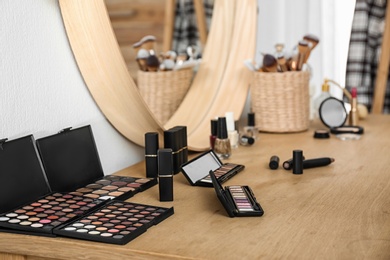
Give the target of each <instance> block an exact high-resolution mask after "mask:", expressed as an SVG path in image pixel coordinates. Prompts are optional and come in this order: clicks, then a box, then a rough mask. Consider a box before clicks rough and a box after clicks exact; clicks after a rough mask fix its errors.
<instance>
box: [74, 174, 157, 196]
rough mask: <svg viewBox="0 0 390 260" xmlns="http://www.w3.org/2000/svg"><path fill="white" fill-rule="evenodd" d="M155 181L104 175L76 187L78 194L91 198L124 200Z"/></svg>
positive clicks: (152, 179)
mask: <svg viewBox="0 0 390 260" xmlns="http://www.w3.org/2000/svg"><path fill="white" fill-rule="evenodd" d="M156 183H157V179H156V178H134V177H127V176H117V175H106V176H104V177H102V178H101V179H98V180H97V181H95V182H93V183H90V184H87V185H86V186H84V187H81V188H78V189H76V192H77V193H78V194H79V195H80V196H85V197H88V198H92V199H101V200H107V199H118V200H125V199H127V198H129V197H131V196H133V195H134V194H136V193H138V192H140V191H143V190H145V189H148V188H149V187H151V186H153V185H155V184H156Z"/></svg>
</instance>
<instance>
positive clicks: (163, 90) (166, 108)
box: [137, 68, 193, 124]
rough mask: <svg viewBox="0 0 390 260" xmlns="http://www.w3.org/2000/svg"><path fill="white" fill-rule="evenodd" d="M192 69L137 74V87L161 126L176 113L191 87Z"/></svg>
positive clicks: (140, 72)
mask: <svg viewBox="0 0 390 260" xmlns="http://www.w3.org/2000/svg"><path fill="white" fill-rule="evenodd" d="M192 77H193V70H192V68H189V69H181V70H172V71H157V72H146V71H141V70H139V71H138V73H137V86H138V89H139V91H140V93H141V96H142V97H143V98H144V100H145V102H146V104H147V105H148V106H149V109H150V110H151V111H152V112H153V114H154V116H155V117H156V119H157V120H159V122H160V123H161V124H165V123H166V122H167V121H168V120H169V118H170V117H171V116H172V114H173V113H174V112H175V111H176V109H177V108H178V106H179V105H180V103H181V102H182V100H183V99H184V97H185V95H186V94H187V91H188V89H189V87H190V85H191V81H192Z"/></svg>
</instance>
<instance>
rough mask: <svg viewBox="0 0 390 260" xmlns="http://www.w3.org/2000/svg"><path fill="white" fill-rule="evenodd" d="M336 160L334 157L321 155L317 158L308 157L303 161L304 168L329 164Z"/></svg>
mask: <svg viewBox="0 0 390 260" xmlns="http://www.w3.org/2000/svg"><path fill="white" fill-rule="evenodd" d="M332 162H334V159H333V158H329V157H321V158H315V159H307V160H304V161H303V169H309V168H314V167H321V166H327V165H329V164H331V163H332Z"/></svg>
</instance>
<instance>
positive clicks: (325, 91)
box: [313, 80, 330, 118]
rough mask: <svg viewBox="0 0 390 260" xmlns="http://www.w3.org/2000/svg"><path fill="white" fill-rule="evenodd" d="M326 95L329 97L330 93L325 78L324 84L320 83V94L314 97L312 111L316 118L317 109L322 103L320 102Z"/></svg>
mask: <svg viewBox="0 0 390 260" xmlns="http://www.w3.org/2000/svg"><path fill="white" fill-rule="evenodd" d="M328 97H330V93H329V84H328V81H327V80H325V81H324V84H322V91H321V94H320V95H319V96H318V97H317V98H316V99H314V104H313V105H314V113H315V116H316V117H317V118H319V117H320V116H319V109H320V106H321V104H322V102H323V101H324V100H325V99H327V98H328Z"/></svg>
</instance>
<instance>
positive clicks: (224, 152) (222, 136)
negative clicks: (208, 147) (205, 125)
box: [214, 117, 232, 159]
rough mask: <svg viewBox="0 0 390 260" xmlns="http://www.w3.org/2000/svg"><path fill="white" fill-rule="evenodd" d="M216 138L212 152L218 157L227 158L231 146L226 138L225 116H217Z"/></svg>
mask: <svg viewBox="0 0 390 260" xmlns="http://www.w3.org/2000/svg"><path fill="white" fill-rule="evenodd" d="M217 132H218V133H217V139H215V144H214V152H215V154H216V155H217V156H218V157H219V158H220V159H228V158H229V157H230V155H231V152H232V148H231V146H230V140H229V138H228V133H227V127H226V117H218V129H217Z"/></svg>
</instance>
